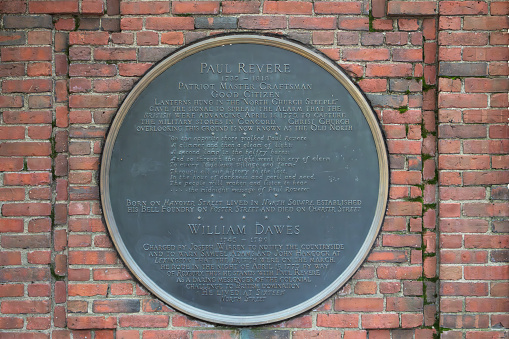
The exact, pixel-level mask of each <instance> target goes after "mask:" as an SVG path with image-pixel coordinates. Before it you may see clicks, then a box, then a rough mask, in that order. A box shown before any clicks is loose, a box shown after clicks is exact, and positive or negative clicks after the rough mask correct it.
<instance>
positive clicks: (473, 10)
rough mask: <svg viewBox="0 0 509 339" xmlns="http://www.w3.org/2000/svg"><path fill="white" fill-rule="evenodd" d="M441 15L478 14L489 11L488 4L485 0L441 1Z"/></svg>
mask: <svg viewBox="0 0 509 339" xmlns="http://www.w3.org/2000/svg"><path fill="white" fill-rule="evenodd" d="M439 11H440V14H441V15H478V14H487V13H488V4H487V3H486V2H484V1H441V2H440V5H439Z"/></svg>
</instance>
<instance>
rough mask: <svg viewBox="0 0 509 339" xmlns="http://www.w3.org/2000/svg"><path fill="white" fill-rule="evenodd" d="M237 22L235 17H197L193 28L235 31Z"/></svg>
mask: <svg viewBox="0 0 509 339" xmlns="http://www.w3.org/2000/svg"><path fill="white" fill-rule="evenodd" d="M237 22H238V18H235V17H218V18H206V17H197V18H195V21H194V26H195V27H196V28H202V29H235V28H237Z"/></svg>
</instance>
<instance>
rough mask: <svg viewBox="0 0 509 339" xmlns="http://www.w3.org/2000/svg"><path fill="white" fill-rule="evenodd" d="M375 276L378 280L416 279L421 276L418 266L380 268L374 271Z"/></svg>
mask: <svg viewBox="0 0 509 339" xmlns="http://www.w3.org/2000/svg"><path fill="white" fill-rule="evenodd" d="M376 272H377V276H378V278H380V279H405V280H407V279H409V280H412V279H418V278H419V277H420V276H421V274H422V269H421V267H420V266H410V267H394V266H393V267H388V266H380V267H378V268H377V270H376Z"/></svg>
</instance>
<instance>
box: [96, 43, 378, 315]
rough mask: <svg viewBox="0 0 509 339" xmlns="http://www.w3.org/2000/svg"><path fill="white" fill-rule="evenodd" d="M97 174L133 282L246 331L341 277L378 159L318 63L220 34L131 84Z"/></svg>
mask: <svg viewBox="0 0 509 339" xmlns="http://www.w3.org/2000/svg"><path fill="white" fill-rule="evenodd" d="M100 182H101V199H102V204H103V209H104V214H105V218H106V222H107V225H108V228H109V231H110V234H111V236H112V238H113V241H114V243H115V246H116V247H117V250H118V252H119V253H120V255H121V257H122V259H123V260H124V262H125V264H126V265H127V266H128V268H129V269H130V270H131V272H132V273H133V274H134V275H135V276H136V277H137V278H138V279H139V281H140V282H141V283H142V284H143V285H144V286H146V287H147V288H148V289H149V290H150V291H152V292H153V293H154V294H155V295H156V296H158V297H159V298H160V299H162V300H164V301H165V302H167V303H168V304H169V305H171V306H172V307H174V308H176V309H179V310H181V311H182V312H185V313H187V314H189V315H191V316H194V317H197V318H200V319H203V320H206V321H211V322H216V323H222V324H231V325H254V324H263V323H269V322H274V321H278V320H281V319H286V318H289V317H292V316H295V315H297V314H299V313H301V312H303V311H305V310H308V309H310V308H311V307H313V306H315V305H317V304H319V303H320V302H321V301H323V300H324V299H326V298H327V297H329V296H330V295H332V294H333V293H334V292H335V291H337V290H338V289H339V288H340V287H341V286H342V285H343V284H344V283H345V282H346V281H347V280H348V279H349V278H350V277H351V276H352V274H354V273H355V271H356V270H357V269H358V267H359V266H360V265H361V263H362V262H363V260H364V259H365V257H366V256H367V254H368V252H369V251H370V249H371V246H372V244H373V242H374V241H375V239H376V237H377V234H378V232H379V229H380V225H381V223H382V219H383V216H384V211H385V207H386V201H387V192H388V161H387V151H386V148H385V144H384V140H383V137H382V133H381V131H380V128H379V126H378V122H377V119H376V116H375V114H374V113H373V111H372V109H371V108H370V106H369V104H368V103H367V101H366V99H365V98H364V96H363V95H362V93H361V91H360V90H359V89H358V88H357V87H356V86H355V85H354V84H353V83H352V82H351V80H350V79H349V78H348V77H347V76H346V75H345V74H344V72H343V71H342V70H341V69H340V68H339V67H337V65H336V64H335V63H334V62H333V61H331V60H329V59H328V58H326V57H324V56H323V55H322V54H320V53H317V52H315V51H313V50H311V49H308V48H306V47H304V46H302V45H300V44H298V43H295V42H291V41H288V40H284V39H281V38H276V37H269V36H258V35H224V36H218V37H214V38H210V39H206V40H203V41H200V42H197V43H194V44H192V45H189V46H187V47H184V48H182V49H180V50H178V51H177V52H176V53H174V54H173V55H171V56H169V57H168V58H166V59H165V60H163V61H161V62H160V63H159V64H157V65H156V66H155V67H154V68H152V69H151V70H150V71H149V72H148V73H147V74H146V75H145V76H144V77H143V78H142V79H141V80H140V81H139V83H138V84H137V85H136V86H135V87H134V89H133V90H132V91H131V92H130V94H129V95H128V96H127V97H126V99H125V100H124V102H123V104H122V105H121V107H120V109H119V111H118V113H117V116H116V117H115V120H114V122H113V124H112V126H111V129H110V131H109V134H108V137H107V140H106V144H105V148H104V154H103V159H102V167H101V181H100Z"/></svg>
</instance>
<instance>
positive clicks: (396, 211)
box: [387, 201, 422, 215]
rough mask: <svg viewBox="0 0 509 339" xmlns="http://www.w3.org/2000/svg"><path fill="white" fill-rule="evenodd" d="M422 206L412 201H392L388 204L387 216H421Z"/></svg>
mask: <svg viewBox="0 0 509 339" xmlns="http://www.w3.org/2000/svg"><path fill="white" fill-rule="evenodd" d="M421 213H422V204H421V203H420V202H412V201H391V202H389V204H388V208H387V215H421Z"/></svg>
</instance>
